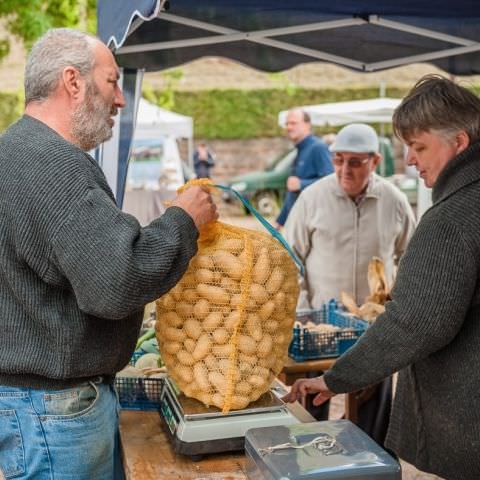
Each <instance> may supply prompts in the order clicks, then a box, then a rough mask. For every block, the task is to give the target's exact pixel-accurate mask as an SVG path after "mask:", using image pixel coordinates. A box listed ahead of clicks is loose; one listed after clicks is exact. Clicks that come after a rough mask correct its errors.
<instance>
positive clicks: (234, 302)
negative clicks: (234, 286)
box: [230, 293, 257, 310]
mask: <svg viewBox="0 0 480 480" xmlns="http://www.w3.org/2000/svg"><path fill="white" fill-rule="evenodd" d="M241 301H242V296H241V295H240V294H239V293H238V294H234V295H232V298H231V300H230V306H231V307H232V308H238V307H239V305H240V302H241ZM256 309H257V303H256V302H255V300H254V299H253V298H248V299H247V310H256Z"/></svg>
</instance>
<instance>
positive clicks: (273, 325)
mask: <svg viewBox="0 0 480 480" xmlns="http://www.w3.org/2000/svg"><path fill="white" fill-rule="evenodd" d="M262 325H263V329H264V330H265V331H266V332H269V333H275V332H276V331H277V330H278V322H277V321H276V320H267V321H266V322H263V323H262Z"/></svg>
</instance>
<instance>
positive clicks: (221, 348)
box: [212, 344, 232, 359]
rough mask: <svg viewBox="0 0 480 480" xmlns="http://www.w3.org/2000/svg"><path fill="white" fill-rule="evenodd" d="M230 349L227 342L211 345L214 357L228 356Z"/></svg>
mask: <svg viewBox="0 0 480 480" xmlns="http://www.w3.org/2000/svg"><path fill="white" fill-rule="evenodd" d="M231 351H232V347H231V346H230V345H228V344H226V345H214V346H213V347H212V353H213V354H214V355H215V357H217V359H218V358H229V357H230V353H231Z"/></svg>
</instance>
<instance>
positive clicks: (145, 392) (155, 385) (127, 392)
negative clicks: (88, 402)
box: [115, 351, 163, 410]
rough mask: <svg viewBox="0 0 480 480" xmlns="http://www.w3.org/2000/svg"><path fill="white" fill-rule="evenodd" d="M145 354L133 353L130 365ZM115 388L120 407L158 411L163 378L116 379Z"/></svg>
mask: <svg viewBox="0 0 480 480" xmlns="http://www.w3.org/2000/svg"><path fill="white" fill-rule="evenodd" d="M144 354H145V352H138V351H137V352H134V353H133V356H132V358H131V359H130V365H132V366H134V365H135V362H136V361H137V360H138V359H139V358H140V357H141V356H142V355H144ZM115 387H116V389H117V392H118V400H119V402H120V406H121V407H122V408H123V409H126V410H158V409H159V408H160V395H161V393H162V388H163V378H152V377H150V378H149V377H118V376H117V377H116V378H115Z"/></svg>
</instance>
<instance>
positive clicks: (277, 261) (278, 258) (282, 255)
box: [270, 247, 288, 265]
mask: <svg viewBox="0 0 480 480" xmlns="http://www.w3.org/2000/svg"><path fill="white" fill-rule="evenodd" d="M286 258H288V253H287V251H286V250H285V249H284V248H282V247H278V248H273V249H271V250H270V259H271V261H272V264H273V265H283V264H284V263H285V259H286Z"/></svg>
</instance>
